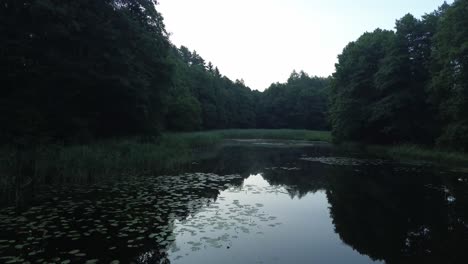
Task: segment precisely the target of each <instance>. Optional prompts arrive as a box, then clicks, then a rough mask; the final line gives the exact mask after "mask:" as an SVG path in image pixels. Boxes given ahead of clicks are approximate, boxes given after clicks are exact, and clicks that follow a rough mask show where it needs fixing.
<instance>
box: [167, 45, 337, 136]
mask: <svg viewBox="0 0 468 264" xmlns="http://www.w3.org/2000/svg"><path fill="white" fill-rule="evenodd" d="M171 54H172V56H171V57H172V60H173V61H174V63H175V65H176V67H175V68H176V71H175V75H174V78H173V89H172V92H171V96H172V99H171V100H174V101H175V102H173V103H171V104H170V105H171V107H172V108H171V107H170V108H169V112H168V115H167V118H166V120H167V121H166V122H167V125H168V128H169V129H171V130H185V131H187V130H196V129H198V128H200V126H199V125H195V126H194V125H190V124H187V123H186V121H183V120H188V119H195V120H198V119H201V128H203V129H224V128H255V127H259V128H306V129H319V130H324V129H326V127H327V123H326V118H325V113H326V111H327V94H326V93H327V87H328V83H329V81H328V79H324V78H318V77H313V78H311V77H309V76H308V75H307V74H306V73H304V72H301V74H297V73H293V74H292V75H291V78H290V79H289V80H288V82H287V83H285V84H273V85H272V86H271V87H270V88H269V89H267V90H266V91H265V92H263V93H261V92H258V91H252V90H251V89H250V88H248V87H247V86H246V85H245V84H244V81H243V80H236V81H235V82H232V81H231V80H229V79H228V78H226V77H224V76H222V75H221V74H220V73H219V70H218V68H217V67H214V66H213V64H212V63H211V62H209V63H208V64H207V65H206V63H205V60H204V59H203V58H201V57H200V55H198V53H197V52H195V51H193V52H192V51H190V50H189V49H188V48H186V47H184V46H182V47H180V48H179V49H177V48H176V47H173V48H172V52H171ZM180 98H183V99H182V100H183V101H185V100H190V101H191V102H193V103H192V105H196V104H197V103H196V102H198V103H199V105H200V108H201V111H198V108H197V107H186V108H184V109H183V110H182V108H181V104H180V100H181V99H180ZM176 106H177V107H176ZM174 107H176V108H174ZM174 111H176V112H177V113H175V112H174ZM184 111H185V113H186V115H187V116H184V114H183V112H184ZM195 112H196V113H195ZM197 115H199V118H196V116H197ZM176 123H177V124H179V125H177V124H176ZM180 124H184V126H185V127H183V128H182V127H181V126H180ZM196 124H199V123H198V121H197V122H196Z"/></svg>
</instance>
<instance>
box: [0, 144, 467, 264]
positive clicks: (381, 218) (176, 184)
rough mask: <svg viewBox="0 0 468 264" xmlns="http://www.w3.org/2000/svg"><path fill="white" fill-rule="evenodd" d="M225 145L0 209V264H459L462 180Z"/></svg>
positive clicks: (327, 152)
mask: <svg viewBox="0 0 468 264" xmlns="http://www.w3.org/2000/svg"><path fill="white" fill-rule="evenodd" d="M231 143H232V144H227V145H226V146H225V147H223V148H221V149H219V150H218V152H217V153H214V154H213V155H208V156H205V155H203V157H210V158H201V159H200V160H197V161H196V162H194V164H193V166H192V168H191V169H189V171H187V174H185V175H180V176H175V177H138V178H137V177H129V178H128V179H125V180H123V181H120V182H112V183H97V184H93V185H90V186H80V187H77V186H69V187H63V188H53V189H52V188H51V189H49V190H45V191H44V193H42V196H43V197H44V198H43V199H41V200H40V201H38V202H37V204H35V205H34V207H32V208H31V209H30V210H28V211H26V212H25V213H23V214H21V215H17V214H15V213H14V210H12V209H11V208H5V209H0V258H1V259H0V262H8V261H11V263H15V262H14V261H17V262H20V263H21V262H24V261H31V262H36V261H38V260H40V261H47V262H54V263H61V262H64V263H69V262H71V263H85V262H88V263H96V262H98V263H106V262H107V263H110V262H112V261H114V263H117V261H119V262H120V263H128V262H135V263H375V262H376V263H466V262H467V261H468V175H467V173H466V172H463V170H461V171H460V170H454V169H452V168H442V167H436V166H433V165H430V164H425V163H419V162H411V163H398V162H392V161H385V160H378V159H372V158H369V157H362V156H360V155H359V154H358V153H351V154H350V153H340V152H339V151H337V150H335V149H333V148H332V147H330V146H329V145H327V144H320V143H317V144H304V143H300V142H295V144H293V145H291V144H290V143H287V142H273V143H274V144H265V143H268V142H231ZM336 157H339V158H336ZM345 157H347V158H345ZM350 157H352V158H350Z"/></svg>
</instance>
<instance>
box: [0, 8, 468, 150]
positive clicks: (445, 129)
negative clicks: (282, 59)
mask: <svg viewBox="0 0 468 264" xmlns="http://www.w3.org/2000/svg"><path fill="white" fill-rule="evenodd" d="M157 4H158V3H157V1H155V0H103V1H94V0H82V1H72V2H69V1H59V0H22V1H18V0H5V1H3V4H2V5H1V6H0V30H1V34H0V38H1V39H0V70H1V72H2V75H1V76H2V77H1V78H2V80H1V83H2V89H1V96H0V122H1V124H2V126H1V127H0V141H1V142H2V143H3V144H13V145H18V146H34V145H38V144H46V143H49V142H61V143H64V144H72V143H73V144H74V143H87V142H92V141H95V140H99V139H106V138H122V137H133V136H140V137H144V138H148V139H150V138H154V137H157V136H158V135H160V134H161V133H163V132H164V131H200V130H213V129H231V128H274V129H276V128H293V129H310V130H331V131H332V135H333V140H334V141H335V142H338V143H339V142H350V141H352V142H363V143H371V144H392V145H395V144H402V143H414V144H421V145H428V146H437V147H440V148H444V149H445V148H447V149H453V150H461V151H466V150H468V69H467V68H468V0H456V1H455V2H454V3H453V4H451V5H449V4H447V3H444V4H443V5H442V6H440V8H439V9H438V10H435V11H433V12H431V13H427V14H426V15H424V16H423V17H422V18H416V17H414V16H412V15H411V14H407V15H405V16H404V17H402V18H400V19H398V20H396V24H395V30H381V29H376V30H375V31H373V32H366V33H364V34H363V35H362V36H361V37H359V38H358V39H357V40H356V41H353V42H351V43H349V44H348V45H347V46H346V47H345V48H344V49H343V51H342V53H341V54H340V55H339V56H338V63H337V64H336V71H335V73H333V74H332V75H331V76H328V77H317V76H311V75H308V74H307V73H305V72H303V71H300V72H296V71H293V72H292V73H291V75H290V77H289V79H288V80H287V81H286V82H285V83H273V84H271V86H270V87H268V88H267V89H266V90H265V91H263V92H259V91H256V90H252V89H250V88H249V87H247V86H246V84H245V83H244V81H243V80H235V81H232V80H230V79H229V78H228V77H226V76H224V75H223V74H222V72H221V71H220V69H218V67H216V66H215V65H213V64H212V63H211V62H206V61H205V60H204V59H203V58H202V56H201V55H199V54H198V53H197V52H196V51H192V50H190V49H189V48H187V47H185V46H181V47H176V46H175V45H174V44H173V43H172V42H171V40H170V36H169V34H168V33H167V31H166V29H165V25H164V19H163V17H162V15H161V14H160V13H159V12H158V11H157V8H158V5H157ZM310 59H311V60H312V59H314V58H310Z"/></svg>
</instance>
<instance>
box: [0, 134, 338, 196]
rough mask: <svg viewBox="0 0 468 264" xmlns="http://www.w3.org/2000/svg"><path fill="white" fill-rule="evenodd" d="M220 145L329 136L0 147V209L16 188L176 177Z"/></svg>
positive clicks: (168, 137) (173, 137) (171, 137)
mask: <svg viewBox="0 0 468 264" xmlns="http://www.w3.org/2000/svg"><path fill="white" fill-rule="evenodd" d="M223 139H291V140H321V141H328V140H329V139H330V135H329V133H328V132H316V131H307V130H287V129H280V130H266V129H251V130H240V129H239V130H216V131H207V132H194V133H166V134H164V135H162V136H161V137H159V138H158V139H157V140H156V141H155V142H151V143H143V142H141V141H140V140H138V139H124V140H106V141H101V142H96V143H93V144H88V145H72V146H63V145H53V144H49V145H44V146H39V147H36V148H34V149H30V150H27V151H24V150H23V151H19V150H18V149H16V148H14V147H11V146H4V147H1V148H0V192H1V194H0V203H1V201H2V200H3V201H4V200H8V199H6V196H14V195H16V196H18V193H20V192H21V190H20V189H21V188H23V189H24V190H25V192H26V189H27V188H28V186H27V185H40V184H44V183H45V184H51V183H87V182H90V181H96V180H99V179H101V178H103V179H112V177H125V175H139V174H162V173H177V172H179V171H183V170H184V169H185V168H186V165H189V164H191V161H192V160H193V159H194V157H195V156H198V155H199V153H200V152H201V150H203V149H206V148H211V147H214V146H217V145H218V144H219V143H220V142H221V141H222V140H223ZM15 193H16V194H15ZM16 198H18V197H16ZM10 200H11V199H10Z"/></svg>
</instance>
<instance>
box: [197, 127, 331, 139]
mask: <svg viewBox="0 0 468 264" xmlns="http://www.w3.org/2000/svg"><path fill="white" fill-rule="evenodd" d="M202 133H209V134H212V135H217V136H220V137H222V138H223V139H277V140H307V141H326V142H331V134H330V132H328V131H313V130H299V129H228V130H213V131H209V132H202Z"/></svg>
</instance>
